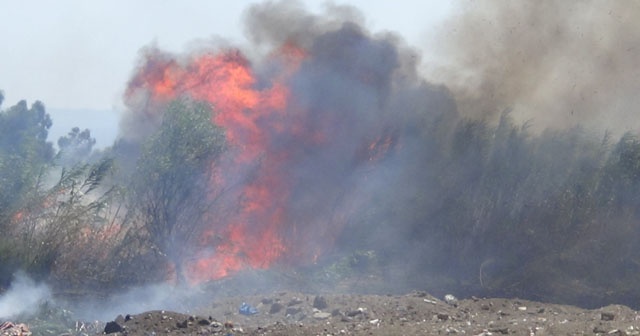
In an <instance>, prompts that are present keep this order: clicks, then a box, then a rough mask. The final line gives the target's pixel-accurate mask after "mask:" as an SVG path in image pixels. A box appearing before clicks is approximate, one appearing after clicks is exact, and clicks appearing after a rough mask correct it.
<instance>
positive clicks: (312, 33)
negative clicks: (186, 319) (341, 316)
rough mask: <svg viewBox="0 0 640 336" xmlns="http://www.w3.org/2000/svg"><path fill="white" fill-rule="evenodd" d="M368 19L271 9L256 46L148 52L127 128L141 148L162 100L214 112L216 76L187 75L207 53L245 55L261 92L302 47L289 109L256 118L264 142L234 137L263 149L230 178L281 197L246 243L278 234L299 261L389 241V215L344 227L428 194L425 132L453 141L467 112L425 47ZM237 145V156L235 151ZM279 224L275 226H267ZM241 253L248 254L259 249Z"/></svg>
mask: <svg viewBox="0 0 640 336" xmlns="http://www.w3.org/2000/svg"><path fill="white" fill-rule="evenodd" d="M362 21H363V19H362V16H361V14H360V13H359V12H358V11H357V10H356V9H354V8H352V7H342V6H329V7H328V8H327V12H326V13H325V15H322V16H320V15H313V14H310V13H308V12H307V11H306V10H305V9H304V8H303V7H302V6H301V5H300V4H299V3H297V2H290V1H282V2H265V3H263V4H260V5H256V6H253V7H251V8H250V9H249V10H248V11H247V12H246V23H247V35H248V36H249V38H250V39H251V41H252V42H253V43H254V49H251V50H241V49H238V50H235V49H233V48H228V47H225V48H222V50H220V49H219V48H211V49H210V50H204V49H202V48H201V49H199V50H198V51H197V52H193V53H188V54H186V55H171V54H168V53H164V52H162V51H160V50H157V49H154V48H148V49H146V50H144V51H143V59H142V60H141V64H140V66H139V68H138V69H137V70H136V74H135V76H134V77H133V78H132V79H131V81H130V82H129V87H128V89H127V97H126V101H127V102H128V104H129V108H130V111H129V115H128V116H126V117H125V119H124V122H123V124H122V128H121V132H122V137H123V138H124V139H126V140H129V141H134V142H136V141H141V140H144V136H145V135H146V134H149V133H150V132H152V130H153V128H154V127H156V125H157V122H158V120H159V118H158V115H157V114H158V113H159V112H158V111H159V108H158V107H159V106H161V104H162V99H160V98H159V97H161V96H162V95H168V96H183V95H189V96H192V97H193V98H195V99H205V100H209V101H211V102H214V105H215V102H216V101H217V99H218V97H219V96H218V93H217V92H214V91H211V89H210V88H211V86H209V85H210V82H209V81H210V79H209V78H213V77H215V76H213V75H210V74H209V75H206V76H204V77H198V80H189V81H186V80H183V78H190V79H191V77H190V76H192V75H194V72H195V71H197V70H198V69H202V66H201V65H198V64H199V63H197V62H198V60H199V57H202V56H207V55H209V54H210V55H218V54H220V53H226V55H227V56H226V57H227V59H229V57H231V58H233V59H234V60H238V59H240V60H239V61H237V63H234V66H242V65H243V64H249V65H250V67H251V70H252V72H253V73H254V74H255V76H256V77H257V78H256V79H257V80H256V83H255V85H254V87H253V88H251V90H255V91H257V92H258V94H263V93H268V92H269V90H272V89H273V88H274V87H277V84H274V83H278V81H279V80H280V78H281V77H282V76H283V75H282V73H283V72H284V73H286V71H287V68H288V67H291V66H290V65H286V64H284V65H283V64H282V63H283V62H284V63H286V62H287V59H288V56H287V55H286V50H288V49H287V46H290V47H291V46H293V48H295V49H301V50H302V51H301V53H302V54H304V57H303V58H302V60H301V61H300V64H299V66H298V67H297V68H296V70H294V72H293V74H291V75H289V76H285V77H286V79H285V80H284V83H283V84H284V86H285V88H286V90H287V92H288V93H289V94H288V98H287V99H288V102H287V104H286V107H284V111H280V112H278V113H270V112H269V111H266V113H265V114H264V115H263V116H261V117H259V118H257V119H256V120H255V122H256V125H257V129H259V132H260V133H259V136H257V138H259V139H260V141H259V142H260V143H259V144H255V143H249V141H253V140H251V138H252V137H251V136H247V134H249V133H250V132H253V130H254V129H253V128H251V129H250V130H249V129H245V130H242V131H233V134H237V135H238V136H237V137H236V139H235V140H236V141H239V142H240V144H239V146H236V147H235V148H236V149H240V148H243V147H246V148H255V147H256V146H259V147H260V148H261V153H260V155H259V160H256V162H253V163H252V166H251V167H250V168H247V167H244V168H239V167H238V166H233V165H232V164H233V163H234V162H236V163H237V161H234V160H233V159H231V160H226V161H225V160H223V161H222V162H226V163H223V164H229V166H224V167H221V171H222V174H223V175H225V176H224V178H225V180H229V181H231V180H232V181H245V183H247V185H253V186H254V190H255V188H259V189H260V188H264V189H267V190H268V191H269V192H270V193H273V195H272V196H270V197H269V200H270V203H269V204H262V205H261V206H260V207H259V208H260V209H263V210H261V211H262V212H261V213H260V215H256V214H249V215H246V214H245V215H243V216H245V217H242V218H243V219H242V220H243V221H244V222H246V223H247V225H248V227H249V229H248V230H249V231H248V232H246V231H243V232H245V234H247V235H251V234H253V235H256V237H254V238H251V237H249V238H247V241H249V242H253V245H258V244H259V242H258V241H257V239H258V238H259V236H260V235H263V236H264V235H266V234H269V235H271V234H273V233H272V232H270V231H269V230H272V229H273V228H276V229H277V232H276V235H277V236H278V237H280V238H281V240H282V241H283V242H284V244H285V246H286V247H285V248H284V250H286V252H285V253H284V254H283V255H282V256H280V258H279V259H280V261H294V262H296V261H303V262H305V261H310V260H312V259H315V258H317V257H318V253H320V254H322V253H326V252H327V251H329V250H331V248H332V247H333V246H334V244H335V243H336V242H337V241H339V242H340V243H342V244H343V245H344V246H350V247H353V246H354V245H353V243H354V242H357V244H358V245H359V246H361V247H362V248H368V247H369V246H371V245H370V244H377V243H380V242H382V241H389V238H390V232H391V231H393V226H394V220H392V219H388V218H387V219H376V223H371V225H374V226H375V229H369V230H364V231H361V232H359V233H358V234H355V233H356V231H357V230H356V229H353V228H352V229H351V231H349V232H347V233H344V234H343V230H345V228H346V227H352V226H354V225H355V223H357V224H361V223H363V222H364V221H365V219H363V218H362V216H361V215H360V213H362V212H367V211H366V209H367V208H368V207H369V206H370V203H371V199H372V198H378V195H380V194H381V193H383V194H384V195H388V197H389V198H390V201H392V203H394V204H395V202H400V201H401V200H403V199H408V198H412V197H413V196H412V195H411V194H412V193H413V192H415V191H416V190H415V188H418V187H417V186H416V184H415V183H412V181H411V179H410V178H409V177H410V176H411V174H412V170H415V173H421V172H420V170H421V168H420V167H419V166H418V165H419V163H420V162H422V160H423V159H424V157H425V155H428V153H429V149H428V148H425V146H426V145H425V142H424V137H425V136H428V137H432V138H435V137H437V136H441V137H442V139H444V137H445V136H446V133H447V130H448V129H451V127H452V123H453V122H454V121H455V120H457V111H456V107H455V104H454V102H453V100H452V98H451V96H450V95H449V93H448V91H447V90H446V89H444V88H443V87H439V86H435V85H432V84H430V83H428V82H427V81H426V80H424V79H423V78H422V77H421V76H420V75H419V74H418V70H417V69H418V65H419V62H420V58H419V55H418V53H417V52H416V51H415V50H413V49H411V48H409V47H408V46H406V45H405V43H404V41H403V40H402V39H401V38H400V37H399V36H396V35H394V34H391V33H384V34H373V33H371V32H369V31H368V30H367V29H366V28H365V27H363V26H362ZM283 48H284V49H283ZM282 50H285V51H284V52H283V51H282ZM274 54H275V56H274ZM242 55H247V56H246V57H247V60H243V58H242V57H243V56H242ZM247 62H248V63H247ZM186 82H188V83H189V84H185V83H186ZM203 97H204V98H203ZM220 104H221V105H224V102H220ZM216 108H218V112H217V113H222V114H224V113H226V112H225V111H224V107H221V106H214V110H216ZM264 109H265V107H261V106H254V107H251V108H245V109H244V110H242V111H241V112H240V113H244V114H245V116H249V117H251V116H252V115H254V114H255V113H257V112H256V111H259V110H264ZM214 119H215V118H214ZM434 125H439V126H440V129H437V127H435V126H434ZM245 131H246V132H245ZM247 132H249V133H247ZM233 145H234V144H232V146H231V150H230V153H231V154H230V155H235V154H234V153H236V152H234V151H235V150H234V147H233ZM236 145H238V144H236ZM245 173H246V176H244V177H238V176H231V175H238V174H245ZM411 184H413V187H408V186H409V185H411ZM236 196H237V195H236ZM245 196H246V195H245ZM238 199H239V201H238V202H237V203H233V202H231V201H226V203H225V204H231V206H232V207H235V208H237V209H240V211H236V212H241V210H242V209H243V203H242V199H243V196H242V195H240V196H239V198H238ZM246 200H247V198H246V197H244V201H245V202H246ZM249 200H250V201H251V199H249ZM386 207H387V206H385V208H386ZM271 217H273V218H277V220H276V222H277V223H275V224H268V223H267V222H269V218H271ZM231 222H234V221H231ZM235 222H237V221H235ZM227 225H229V224H226V223H215V226H216V232H221V234H222V235H224V232H226V231H231V230H232V229H230V228H229V227H228V226H227ZM268 231H269V232H268ZM367 231H368V232H367ZM236 236H237V235H236ZM338 237H340V239H338ZM223 240H224V237H223ZM393 242H394V244H395V243H397V242H398V240H393ZM241 244H242V243H241V242H236V243H235V244H234V245H233V246H234V248H235V247H237V246H240V245H241ZM187 245H188V244H187ZM241 252H242V253H244V254H246V255H249V257H248V258H249V259H250V258H251V254H252V253H253V254H255V253H256V252H252V251H241ZM194 253H195V254H196V255H198V251H195V252H194ZM207 253H209V254H210V253H211V252H210V251H209V252H207ZM268 253H269V252H266V254H268ZM278 253H279V252H278ZM213 257H214V258H215V254H214V255H213ZM249 263H250V264H251V263H252V262H249ZM254 263H255V264H260V265H265V263H263V261H260V262H257V261H255V262H254Z"/></svg>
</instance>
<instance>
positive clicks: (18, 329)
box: [0, 322, 31, 336]
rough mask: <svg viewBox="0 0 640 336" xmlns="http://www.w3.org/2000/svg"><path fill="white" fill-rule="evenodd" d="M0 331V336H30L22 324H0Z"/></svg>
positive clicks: (27, 329)
mask: <svg viewBox="0 0 640 336" xmlns="http://www.w3.org/2000/svg"><path fill="white" fill-rule="evenodd" d="M0 331H2V335H10V336H29V335H31V332H30V331H29V328H28V327H27V325H26V324H24V323H18V324H14V323H12V322H4V323H2V324H0Z"/></svg>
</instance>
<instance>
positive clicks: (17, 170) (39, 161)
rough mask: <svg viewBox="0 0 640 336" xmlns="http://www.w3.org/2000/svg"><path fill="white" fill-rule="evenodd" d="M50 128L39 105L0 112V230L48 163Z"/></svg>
mask: <svg viewBox="0 0 640 336" xmlns="http://www.w3.org/2000/svg"><path fill="white" fill-rule="evenodd" d="M0 97H1V96H0ZM0 101H2V99H1V98H0ZM51 125H52V122H51V118H50V117H49V114H47V113H46V111H45V108H44V105H43V104H42V103H41V102H35V103H34V104H33V105H31V107H28V106H27V103H26V102H25V101H24V100H23V101H20V102H19V103H18V104H16V105H15V106H12V107H10V108H8V109H7V110H3V111H0V227H1V226H2V225H6V223H7V220H8V219H9V218H10V217H11V216H12V215H13V213H14V212H15V211H16V210H17V208H19V207H20V204H21V203H22V202H24V200H25V199H26V198H27V197H28V193H29V192H30V191H32V190H34V187H35V185H36V183H37V181H38V180H39V178H40V177H41V176H42V174H43V173H44V168H45V167H46V165H47V164H50V163H51V160H52V158H53V154H54V152H53V146H52V144H51V143H50V142H48V141H47V135H48V132H49V128H51Z"/></svg>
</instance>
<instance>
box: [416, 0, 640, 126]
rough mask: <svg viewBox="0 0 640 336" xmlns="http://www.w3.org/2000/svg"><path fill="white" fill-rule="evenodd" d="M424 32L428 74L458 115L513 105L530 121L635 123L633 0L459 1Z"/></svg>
mask: <svg viewBox="0 0 640 336" xmlns="http://www.w3.org/2000/svg"><path fill="white" fill-rule="evenodd" d="M458 5H459V7H458V10H457V11H456V13H457V15H454V16H453V17H452V18H451V19H450V20H449V21H448V22H447V23H446V24H444V25H443V26H442V27H441V28H440V29H437V30H435V31H434V32H433V34H432V38H431V40H430V41H431V43H430V44H429V46H428V49H429V51H430V53H431V54H434V55H435V56H434V57H435V58H436V59H438V60H439V61H438V65H436V64H429V65H428V69H427V73H428V74H429V76H430V78H432V79H434V80H437V81H439V82H442V83H444V84H446V85H447V86H448V87H449V88H450V89H451V90H452V91H453V92H454V94H455V97H456V101H457V102H458V103H459V108H460V110H461V112H462V113H463V114H464V115H466V116H471V117H479V118H489V119H490V120H495V118H494V117H495V116H496V115H498V114H500V113H501V112H502V111H503V110H505V109H508V108H513V116H514V117H516V118H517V119H518V121H520V122H522V121H525V120H532V121H533V125H534V126H535V128H536V129H538V130H541V129H544V128H565V127H571V126H574V125H578V124H579V125H583V126H587V127H590V128H593V127H596V126H597V128H598V129H600V130H602V129H603V128H604V129H608V130H611V131H615V132H624V131H628V130H632V129H638V127H640V121H639V120H638V119H637V118H635V117H634V115H635V110H636V107H637V106H638V103H640V100H639V98H638V95H637V92H638V90H639V89H640V81H639V80H638V78H640V77H639V76H640V57H639V56H640V49H638V47H637V41H638V39H639V38H640V21H638V20H637V18H638V17H639V16H640V4H638V3H637V2H635V1H614V2H603V1H595V0H594V1H590V0H588V1H570V2H560V1H528V2H524V3H523V2H502V1H498V2H495V1H494V2H492V1H462V2H460V3H459V4H458Z"/></svg>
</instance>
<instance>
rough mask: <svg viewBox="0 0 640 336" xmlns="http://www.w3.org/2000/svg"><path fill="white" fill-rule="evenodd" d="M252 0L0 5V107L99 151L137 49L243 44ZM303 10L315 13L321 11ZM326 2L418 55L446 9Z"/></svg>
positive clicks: (424, 4)
mask: <svg viewBox="0 0 640 336" xmlns="http://www.w3.org/2000/svg"><path fill="white" fill-rule="evenodd" d="M259 2H261V1H255V0H254V1H249V0H242V1H214V0H208V1H207V0H181V1H178V0H175V1H168V0H138V1H127V0H110V1H86V0H58V1H35V0H26V1H17V0H16V1H13V0H0V31H1V32H2V40H1V41H0V55H1V56H0V90H2V91H3V92H4V96H5V101H4V103H3V106H2V107H3V108H6V107H8V106H11V105H13V104H15V103H17V102H18V101H20V100H22V99H26V100H27V102H28V103H29V104H31V103H33V102H34V101H36V100H40V101H42V102H43V103H44V104H45V106H46V107H47V110H48V112H49V113H50V114H51V116H52V118H53V121H54V126H53V128H52V130H51V136H50V139H54V140H55V139H57V137H59V136H60V135H63V134H66V132H68V130H70V128H71V127H73V126H79V127H81V128H83V129H84V128H89V129H90V130H92V134H93V135H94V137H96V139H97V140H98V145H99V146H100V145H102V146H106V145H109V144H110V143H109V142H110V141H112V138H114V137H115V135H116V132H117V123H118V118H119V113H120V112H121V111H122V110H123V109H124V107H123V103H122V94H123V92H124V89H125V87H126V83H127V80H128V79H129V77H130V76H131V74H132V73H133V69H134V67H135V65H136V62H137V59H138V56H139V51H140V49H141V48H143V47H145V46H148V45H150V44H155V45H157V46H158V47H160V48H161V49H163V50H167V51H170V52H176V53H179V52H182V51H185V50H186V49H187V48H188V46H189V45H190V44H193V43H194V41H203V40H204V41H206V40H209V39H215V38H218V37H222V38H224V39H226V40H228V41H230V42H232V43H234V44H238V45H242V44H244V43H246V40H245V38H244V34H243V29H244V28H243V23H242V18H243V12H244V11H245V9H247V8H248V7H249V6H250V5H251V4H253V3H259ZM303 3H304V4H305V5H306V6H307V8H308V9H309V10H311V11H312V12H315V13H320V12H321V11H322V8H323V7H324V6H325V4H326V2H323V1H311V0H306V1H303ZM333 3H334V4H340V5H342V4H348V5H352V6H354V7H356V8H358V9H360V11H362V13H363V14H364V15H365V18H366V24H367V27H368V28H369V29H370V30H371V31H373V32H380V31H394V32H396V33H398V34H399V35H401V36H402V37H404V38H405V40H406V41H407V43H408V44H409V45H412V46H414V47H416V48H422V49H424V48H426V46H425V44H426V42H425V41H426V39H425V35H426V34H427V32H428V31H429V30H430V29H432V27H434V26H435V25H437V24H438V23H439V22H441V21H442V20H444V19H445V18H446V17H447V16H448V15H450V12H451V11H452V8H451V5H450V2H448V1H440V0H414V1H409V0H396V1H387V0H343V1H334V2H333ZM54 142H55V141H54Z"/></svg>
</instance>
